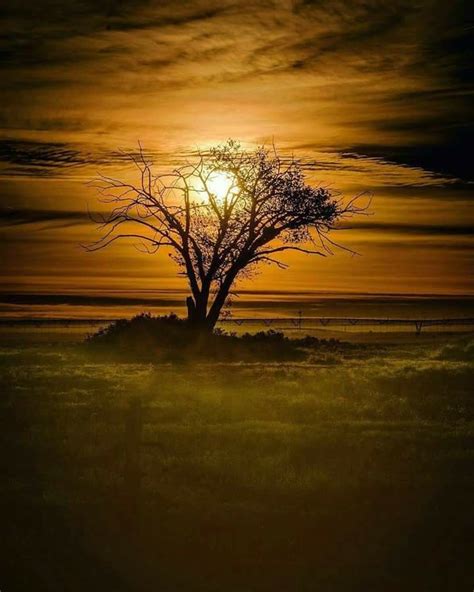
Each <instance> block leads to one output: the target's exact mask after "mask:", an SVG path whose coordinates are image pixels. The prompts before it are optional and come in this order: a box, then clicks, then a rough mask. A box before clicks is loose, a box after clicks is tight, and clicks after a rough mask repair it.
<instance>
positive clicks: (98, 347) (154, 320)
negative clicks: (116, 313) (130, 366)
mask: <svg viewBox="0 0 474 592" xmlns="http://www.w3.org/2000/svg"><path fill="white" fill-rule="evenodd" d="M338 345H339V344H338V342H337V341H336V340H333V339H331V340H319V339H316V338H314V337H304V338H302V339H289V338H287V337H285V336H284V335H283V333H279V332H276V331H260V332H259V333H255V334H250V333H245V334H244V335H242V336H237V335H235V334H227V333H224V332H223V331H221V330H215V331H214V332H213V333H208V334H206V333H204V334H203V333H202V332H201V331H197V330H196V328H195V327H193V326H192V325H190V324H189V323H188V322H187V321H185V320H183V319H180V318H178V317H177V316H176V315H173V314H172V315H168V316H162V317H153V316H151V315H150V314H140V315H137V316H135V317H133V318H132V319H130V320H119V321H114V322H113V323H111V324H110V325H108V326H107V327H105V328H103V329H101V330H100V331H98V332H97V333H95V334H94V335H91V336H90V337H88V339H87V346H88V348H89V349H91V350H94V351H95V352H97V353H101V354H103V355H110V356H112V357H117V356H118V357H120V358H122V359H126V360H129V361H162V362H168V361H171V362H177V361H187V360H195V359H200V360H209V361H214V360H215V361H227V362H228V361H245V362H252V361H256V362H257V361H258V362H261V361H283V360H292V361H295V360H303V359H305V358H306V357H307V356H308V352H309V351H312V350H314V349H316V348H319V347H324V349H325V350H326V351H336V350H337V349H338Z"/></svg>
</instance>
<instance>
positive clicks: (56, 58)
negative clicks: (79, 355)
mask: <svg viewBox="0 0 474 592" xmlns="http://www.w3.org/2000/svg"><path fill="white" fill-rule="evenodd" d="M0 21H1V31H2V33H1V34H0V70H1V72H0V75H1V79H2V85H1V89H0V97H1V99H0V184H1V192H0V199H1V201H0V255H1V261H2V265H1V270H0V273H1V286H0V313H1V314H10V313H17V312H22V311H24V310H26V309H25V307H26V306H27V304H25V302H26V301H27V300H28V298H30V300H31V299H32V300H31V301H34V302H36V303H37V302H42V303H46V304H49V305H51V306H52V307H53V308H54V306H53V305H54V304H55V303H56V304H57V302H58V297H59V296H61V297H62V299H61V297H60V298H59V301H60V302H62V303H64V302H69V304H72V303H73V301H74V298H77V297H79V296H80V297H81V298H83V299H86V300H87V299H89V301H88V302H90V303H94V302H96V304H97V303H100V301H99V299H100V298H102V299H104V298H109V297H110V298H113V297H120V298H122V297H124V298H126V297H129V296H130V297H132V296H133V297H134V298H137V297H138V296H137V295H140V294H141V295H143V294H145V295H146V297H148V296H150V295H151V297H153V298H157V299H163V301H167V299H168V300H169V301H172V300H173V299H175V298H177V301H179V300H180V298H181V296H176V294H178V295H179V294H181V293H182V292H183V291H184V290H185V289H186V285H185V280H184V279H183V278H182V277H179V276H178V275H177V273H176V271H177V270H176V268H175V267H174V264H173V263H172V261H170V259H169V257H168V256H167V255H166V254H158V255H154V256H152V255H143V254H141V253H139V252H137V250H136V249H134V248H133V245H131V244H121V245H117V246H116V247H114V248H111V249H109V250H107V251H101V252H96V253H87V252H86V251H85V250H84V249H82V248H81V246H80V245H81V244H82V243H84V242H87V241H90V240H93V239H94V238H97V231H96V229H95V227H94V224H93V223H92V222H91V220H90V219H89V216H88V210H91V211H95V210H97V209H98V208H100V207H101V206H99V205H98V203H97V195H96V193H95V192H94V190H93V188H91V187H90V186H89V185H88V184H87V183H88V181H90V179H92V178H93V177H95V176H96V175H97V173H98V172H100V173H103V174H107V175H108V174H111V175H115V176H121V175H122V176H127V175H130V174H131V173H130V166H129V164H128V162H127V160H126V159H125V158H124V153H123V152H124V151H125V152H126V151H133V150H136V147H137V144H138V141H140V142H141V144H142V145H143V146H144V148H145V150H146V152H147V153H148V154H149V155H150V156H152V158H153V161H154V163H155V166H156V169H157V170H166V169H167V167H172V166H173V165H174V164H175V163H176V162H180V161H182V160H183V159H184V158H189V157H191V158H192V153H193V151H194V150H196V148H197V147H200V148H207V147H209V146H211V145H213V144H216V143H221V142H224V141H226V140H227V139H228V138H229V137H232V138H235V139H238V140H240V141H241V142H242V145H243V146H244V147H246V148H249V149H252V148H253V147H255V146H257V145H260V144H266V145H271V144H272V142H273V143H275V145H276V146H277V148H278V150H279V151H280V152H281V153H282V154H288V155H290V154H293V155H295V156H296V157H298V158H301V159H302V160H303V162H304V166H305V170H306V174H307V178H308V181H309V182H310V183H323V184H324V185H327V186H330V187H333V188H334V189H335V190H338V191H339V192H341V193H342V195H343V196H346V197H347V198H348V199H349V198H350V197H351V196H352V195H354V194H356V193H358V192H360V191H364V190H367V191H370V192H371V193H372V194H373V201H372V206H371V215H370V216H368V217H364V218H361V219H359V220H354V221H353V223H352V224H351V228H350V229H346V230H340V231H337V240H338V241H339V242H342V243H343V244H344V245H347V246H349V247H350V248H351V249H353V250H354V251H356V252H357V255H356V256H351V255H350V254H349V253H347V252H344V251H340V252H337V253H335V254H334V256H332V257H329V258H324V259H322V258H318V257H305V256H302V255H301V254H298V255H295V254H294V255H291V256H288V257H287V258H286V259H285V261H286V262H287V263H289V264H290V267H289V269H288V270H286V271H282V270H280V269H278V268H271V267H265V268H264V269H263V270H262V273H261V274H260V275H259V276H257V277H255V278H252V280H248V281H244V282H242V284H241V285H240V286H239V288H240V289H241V291H242V294H243V296H242V297H243V298H244V299H245V298H249V297H250V296H249V294H250V295H253V296H252V297H253V298H254V299H259V298H263V299H269V298H270V299H271V298H274V299H276V298H281V297H282V295H285V298H290V299H291V298H293V297H294V298H295V299H298V298H300V297H301V296H302V295H308V294H309V295H312V294H313V293H314V294H317V293H325V294H374V295H376V294H395V295H396V294H404V295H407V294H408V295H443V296H453V297H462V296H474V275H473V273H472V272H473V270H474V269H473V263H474V251H473V248H472V247H473V219H474V213H473V188H474V185H473V183H474V168H473V166H472V145H473V140H474V133H473V126H472V113H473V108H472V107H473V101H472V97H473V79H474V76H473V63H474V55H473V54H474V51H473V47H474V44H473V42H472V33H473V27H474V4H473V3H472V2H469V1H467V0H466V1H462V0H454V1H450V2H446V0H410V1H403V0H391V1H387V0H351V1H350V0H334V1H330V0H326V1H325V2H323V1H320V0H303V1H300V0H293V1H291V0H280V1H276V0H275V1H264V0H251V1H246V0H240V1H232V0H220V1H219V2H217V1H211V0H194V1H187V0H182V1H179V2H178V1H176V0H174V1H169V2H168V1H167V0H81V1H80V0H61V1H59V0H36V1H35V2H32V1H31V0H16V1H15V2H9V3H4V5H3V6H2V7H1V8H0ZM268 294H270V296H268ZM25 295H27V296H28V298H26V300H25ZM67 298H69V301H68V300H67ZM55 299H56V300H55ZM94 299H95V300H94ZM75 302H76V304H77V300H76V301H75ZM104 302H105V301H104V300H102V304H103V303H104Z"/></svg>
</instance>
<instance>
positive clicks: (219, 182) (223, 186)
mask: <svg viewBox="0 0 474 592" xmlns="http://www.w3.org/2000/svg"><path fill="white" fill-rule="evenodd" d="M234 184H235V179H234V178H233V176H232V175H231V174H229V173H221V172H219V171H216V172H214V173H212V174H211V175H210V177H209V179H208V181H207V187H208V189H209V191H211V192H212V193H213V194H214V195H215V196H216V199H218V200H219V201H222V200H224V199H225V198H226V197H227V196H228V194H229V193H232V192H233V186H234Z"/></svg>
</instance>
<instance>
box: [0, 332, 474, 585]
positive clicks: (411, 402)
mask: <svg viewBox="0 0 474 592" xmlns="http://www.w3.org/2000/svg"><path fill="white" fill-rule="evenodd" d="M56 341H59V340H56ZM473 343H474V338H473V337H472V335H471V336H462V337H455V336H447V335H444V336H442V337H441V338H436V339H435V338H433V337H431V338H429V339H417V338H416V337H414V336H405V338H404V339H396V340H394V342H393V343H391V342H390V340H387V339H386V338H385V339H384V340H383V343H377V341H376V340H375V339H373V340H372V341H371V342H370V343H364V344H361V345H360V347H352V346H351V348H348V349H345V348H344V347H342V348H340V350H338V351H331V352H324V351H320V352H318V353H317V354H314V355H313V356H312V357H310V359H309V360H308V361H307V362H304V363H278V364H275V363H265V364H263V363H259V364H248V363H247V364H238V363H237V364H218V365H215V364H212V361H209V363H200V364H198V365H197V364H192V363H187V364H185V363H181V364H175V365H171V364H156V365H153V364H127V363H110V362H107V363H106V362H100V361H98V360H97V359H95V358H94V357H92V355H91V354H90V353H88V352H87V351H84V349H83V348H81V347H78V346H77V345H74V344H72V343H66V342H64V341H63V343H58V342H56V343H47V342H44V343H32V342H29V341H28V339H27V336H24V335H23V336H22V337H21V339H20V340H16V341H15V340H12V339H9V340H8V343H4V345H3V347H2V348H1V349H0V376H1V378H0V381H1V384H0V389H1V392H2V396H1V399H0V404H1V424H0V427H1V430H0V438H1V451H2V452H1V467H2V481H1V492H0V496H1V497H0V503H1V513H2V517H1V521H2V542H3V551H2V559H3V563H4V565H3V567H2V570H1V579H2V581H1V582H0V588H1V590H2V591H3V590H5V592H12V591H22V592H23V591H28V590H35V591H39V592H42V591H48V592H49V591H52V592H55V591H58V592H59V591H73V592H75V591H76V590H77V591H79V590H81V591H84V590H88V591H95V590H98V591H99V590H100V591H107V590H110V591H122V590H123V591H137V592H141V591H152V590H160V591H169V592H178V591H183V592H184V591H190V592H191V591H193V592H194V591H202V592H214V591H215V592H217V591H222V592H251V591H272V592H280V591H281V592H293V591H295V592H297V591H298V592H299V591H321V592H332V591H337V592H339V591H341V592H342V591H346V590H348V591H349V590H350V591H359V590H360V591H362V590H364V591H374V592H379V591H380V592H391V591H393V592H399V591H402V590H404V591H405V590H416V591H418V592H424V591H437V590H440V591H441V590H443V591H445V592H446V591H461V590H468V591H470V590H471V589H472V586H473V585H474V578H473V576H474V565H473V562H472V556H473V551H474V544H473V539H472V535H473V529H472V526H473V524H472V500H473V499H474V496H473V493H474V474H473V468H474V421H473V420H474V412H473V396H472V384H474V380H473V378H474V361H473V350H474V349H473ZM131 400H132V401H133V400H139V401H140V402H141V404H142V407H143V409H142V413H143V426H142V429H143V433H142V445H141V446H140V447H139V448H138V449H135V450H133V446H134V444H133V442H132V444H131V443H130V441H129V439H130V408H131V407H130V401H131ZM131 449H132V453H133V455H134V456H133V458H134V462H135V465H134V466H133V467H130V454H131ZM137 463H139V469H140V475H141V478H139V476H138V475H137V474H135V475H133V474H132V475H131V471H132V473H133V471H136V470H137Z"/></svg>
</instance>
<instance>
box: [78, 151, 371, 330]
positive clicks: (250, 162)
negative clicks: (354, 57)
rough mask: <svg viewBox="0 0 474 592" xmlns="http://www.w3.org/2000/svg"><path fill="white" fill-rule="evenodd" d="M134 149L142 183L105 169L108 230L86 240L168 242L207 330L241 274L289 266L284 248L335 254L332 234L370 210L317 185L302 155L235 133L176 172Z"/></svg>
mask: <svg viewBox="0 0 474 592" xmlns="http://www.w3.org/2000/svg"><path fill="white" fill-rule="evenodd" d="M128 156H129V157H130V159H131V160H132V161H133V162H134V164H135V165H136V167H137V168H138V171H139V177H140V179H139V183H138V184H137V185H132V184H129V183H127V182H124V181H121V180H118V179H113V178H110V177H105V176H100V177H99V178H98V179H96V180H95V181H93V182H92V184H93V185H94V186H95V187H96V188H97V189H98V190H99V192H100V195H101V198H100V199H101V201H103V202H105V203H108V204H112V205H113V208H112V210H111V211H110V213H109V214H108V215H107V216H105V217H101V218H100V220H98V222H99V223H100V228H102V229H103V230H104V231H105V233H104V234H103V235H102V236H101V238H100V239H99V240H98V241H96V242H94V243H92V244H89V245H87V246H86V249H88V250H89V251H95V250H98V249H102V248H104V247H106V246H108V245H110V244H111V243H113V242H115V241H116V240H118V239H123V238H127V239H130V238H132V239H137V240H138V241H139V243H140V249H141V250H144V251H145V252H148V253H156V252H157V251H158V250H160V249H162V248H167V249H169V250H170V255H171V257H172V258H173V260H174V261H175V262H176V263H177V264H178V265H179V267H180V268H181V270H182V273H183V274H184V275H186V277H187V279H188V282H189V287H190V291H191V294H190V296H189V297H188V298H187V301H186V303H187V308H188V319H189V321H190V322H192V323H195V324H196V325H198V326H200V327H202V328H204V329H207V330H212V329H213V328H214V326H215V324H216V322H217V321H218V319H219V314H220V313H221V310H222V307H223V306H224V304H225V302H226V300H227V298H228V296H229V294H230V293H231V289H232V288H233V286H234V285H235V282H236V280H238V279H240V278H242V277H245V276H248V275H250V274H252V273H253V272H255V271H256V270H257V267H258V266H259V264H261V263H263V262H266V263H274V264H276V265H278V266H279V267H281V268H285V267H287V266H286V265H285V264H284V263H282V262H281V261H279V260H278V258H277V257H278V255H279V254H281V253H283V252H284V251H298V252H301V253H305V254H312V255H321V256H325V255H326V254H329V253H331V252H332V250H331V248H332V247H334V246H338V247H341V245H338V244H337V243H335V242H334V241H333V240H332V239H331V238H329V236H328V233H329V232H330V231H331V230H333V229H334V228H335V226H336V224H337V223H338V222H340V221H341V220H342V219H344V218H346V217H349V216H353V215H354V214H358V213H363V212H365V211H366V210H367V205H363V206H360V205H359V203H360V202H359V198H360V197H361V196H360V195H359V196H356V197H355V198H353V199H352V200H350V201H349V202H348V203H345V204H344V203H343V201H342V200H341V199H337V198H336V194H335V193H334V192H333V191H331V190H330V189H328V188H325V187H316V188H313V187H310V186H309V185H307V184H306V183H305V179H304V174H303V166H302V164H301V162H299V161H298V160H295V159H294V158H291V159H285V158H283V157H281V156H279V155H278V154H277V152H276V150H275V149H273V150H272V151H269V150H267V149H265V148H264V147H260V148H258V149H257V150H255V151H252V152H248V151H245V150H242V149H241V147H240V145H239V143H237V142H235V141H233V140H229V141H228V142H227V143H226V144H224V145H220V146H217V147H215V148H213V149H211V150H210V151H207V152H199V153H198V155H197V158H196V161H195V162H193V163H187V164H185V165H184V166H181V167H179V168H176V169H174V170H173V171H172V172H170V173H169V174H154V172H153V170H152V164H151V162H150V161H149V159H148V158H147V156H146V155H145V153H144V152H143V150H142V149H141V146H140V150H139V152H138V153H137V154H129V155H128ZM341 248H345V247H341ZM347 250H348V249H347Z"/></svg>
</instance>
